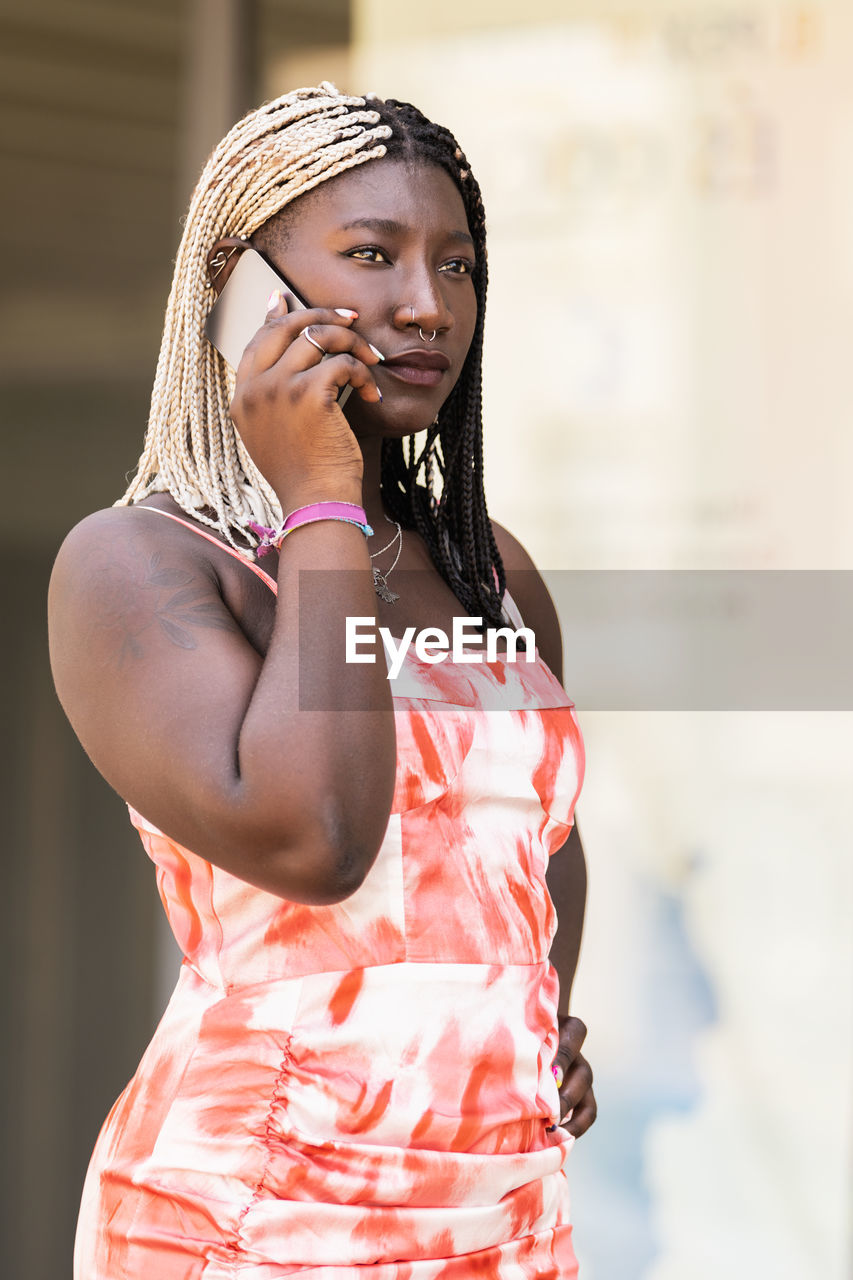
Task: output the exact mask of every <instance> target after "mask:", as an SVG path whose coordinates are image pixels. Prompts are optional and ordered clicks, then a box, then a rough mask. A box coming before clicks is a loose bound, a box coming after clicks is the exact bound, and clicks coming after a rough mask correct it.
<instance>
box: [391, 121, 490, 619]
mask: <svg viewBox="0 0 853 1280" xmlns="http://www.w3.org/2000/svg"><path fill="white" fill-rule="evenodd" d="M369 105H370V107H371V108H372V109H373V110H375V111H377V112H378V113H379V117H380V122H381V123H383V124H388V125H390V126H391V128H392V130H393V135H392V136H391V137H390V138H389V139H388V140H387V142H386V143H385V146H386V153H387V155H388V156H389V158H392V159H402V160H406V161H409V162H411V161H416V162H418V163H422V164H432V165H435V166H436V167H437V168H439V169H443V170H444V172H445V173H447V174H448V175H449V176H450V177H451V178H452V179H453V182H454V184H455V186H456V188H457V190H458V191H459V194H460V195H461V196H462V201H463V204H464V206H465V214H466V217H467V219H468V229H469V231H470V232H471V236H472V237H473V240H474V250H475V255H476V267H475V270H474V290H475V294H476V298H477V323H476V326H475V328H474V337H473V339H472V341H471V346H470V349H469V351H468V355H467V357H466V360H465V364H464V365H463V367H462V373H461V374H460V377H459V381H458V382H457V384H456V386H455V387H454V389H453V391H452V392H451V394H450V396H449V397H448V399H447V401H446V402H445V404H444V405H443V406H442V408H441V411H440V413H439V415H438V419H437V423H434V424H433V425H432V426H431V427H429V428H428V430H427V433H426V438H425V441H424V444H423V447H422V448H421V449H420V451H419V452H418V453H417V454H416V453H415V445H414V440H413V438H410V440H409V457H408V459H407V458H406V454H405V450H404V448H403V442H402V441H401V440H384V441H383V443H382V493H383V496H384V498H385V501H386V503H387V505H388V507H389V509H390V511H391V514H392V516H393V517H394V519H395V520H399V521H400V523H401V524H403V525H404V526H405V527H406V528H407V529H415V530H417V532H418V533H419V534H420V536H421V537H422V538H423V540H424V542H425V543H426V545H427V548H428V550H429V553H430V556H431V557H432V560H433V563H434V564H435V566H436V568H437V569H438V571H439V573H440V574H441V576H442V577H443V578H444V580H445V582H446V583H447V584H448V586H449V587H450V589H451V591H453V593H454V595H455V596H456V597H457V599H458V600H459V601H460V603H461V604H463V605H464V606H465V608H466V609H467V610H468V613H469V614H470V615H472V616H474V617H482V618H483V620H484V623H485V624H487V625H492V626H500V625H501V624H502V623H503V621H504V619H503V616H502V612H501V600H502V599H503V594H504V591H505V589H506V576H505V574H504V566H503V561H502V560H501V557H500V553H499V551H498V548H497V545H496V543H495V538H494V534H493V533H492V525H491V521H490V520H489V514H488V511H487V509H486V495H485V492H484V490H483V401H482V383H483V364H482V362H483V323H484V320H485V313H486V287H487V283H488V270H487V265H486V215H485V211H484V209H483V200H482V196H481V195H480V187H479V184H478V182H477V180H476V178H475V177H474V175H473V174H472V173H471V169H470V167H469V165H468V161H467V160H466V158H465V156H464V154H463V153H462V149H461V147H460V146H459V144H458V142H457V141H456V139H455V138H454V136H453V134H452V133H451V132H450V130H449V129H445V128H444V127H443V126H442V125H439V124H434V123H433V122H432V121H431V120H428V119H427V117H426V116H425V115H424V114H423V113H422V112H421V111H419V110H418V109H417V107H413V106H412V105H411V103H408V102H397V101H395V100H394V99H393V98H389V99H388V100H387V101H384V102H383V101H382V100H380V99H377V98H372V99H371V100H370V104H369ZM436 468H437V469H438V472H439V475H440V477H441V480H442V491H441V498H440V499H437V498H436V496H435V493H434V491H433V479H434V476H435V470H436ZM422 469H423V478H422V479H421V478H420V472H421V470H422ZM493 570H494V572H493ZM495 573H496V574H497V586H496V585H495Z"/></svg>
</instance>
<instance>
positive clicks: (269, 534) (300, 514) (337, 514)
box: [249, 502, 373, 556]
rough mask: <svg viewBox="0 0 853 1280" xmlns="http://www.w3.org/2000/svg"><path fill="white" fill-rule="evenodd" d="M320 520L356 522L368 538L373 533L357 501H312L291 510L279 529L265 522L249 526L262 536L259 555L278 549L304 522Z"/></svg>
mask: <svg viewBox="0 0 853 1280" xmlns="http://www.w3.org/2000/svg"><path fill="white" fill-rule="evenodd" d="M320 520H342V521H343V522H344V523H345V524H354V525H355V526H356V528H358V529H360V530H361V532H362V533H363V534H364V536H365V537H366V538H369V537H370V536H371V534H372V533H373V530H372V529H371V527H370V525H369V524H368V523H367V513H366V512H365V510H364V507H359V506H358V505H357V504H356V503H355V502H312V503H309V504H308V506H305V507H297V508H296V509H295V511H291V513H290V515H288V516H286V517H285V519H284V521H283V522H282V523H281V524H280V525H279V527H278V528H277V529H269V528H267V526H266V525H265V524H255V522H254V520H250V521H249V528H250V529H251V530H252V532H253V533H256V534H257V535H258V537H259V538H260V542H259V543H258V548H257V550H258V555H259V556H265V555H266V554H267V552H268V551H271V550H272V549H273V547H275V548H276V550H278V548H280V547H281V544H282V542H284V539H285V538H286V537H287V535H288V534H289V533H292V532H293V530H294V529H298V528H299V527H300V525H303V524H317V522H318V521H320Z"/></svg>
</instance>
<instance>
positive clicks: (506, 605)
mask: <svg viewBox="0 0 853 1280" xmlns="http://www.w3.org/2000/svg"><path fill="white" fill-rule="evenodd" d="M492 577H493V578H494V580H495V586H496V587H497V585H498V571H497V569H495V567H494V566H492ZM501 606H502V608H503V613H504V617H505V618H508V619H509V621H510V622H511V623H512V625H513V626H514V627H515V629H516V631H518V630H519V629H520V628H521V627H523V626H524V619H523V618H522V616H521V610H520V609H519V607H518V605H517V604H516V603H515V601H514V600H513V598H512V596H511V595H510V594H509V590H508V589H507V590H506V591H504V595H503V600H502V601H501Z"/></svg>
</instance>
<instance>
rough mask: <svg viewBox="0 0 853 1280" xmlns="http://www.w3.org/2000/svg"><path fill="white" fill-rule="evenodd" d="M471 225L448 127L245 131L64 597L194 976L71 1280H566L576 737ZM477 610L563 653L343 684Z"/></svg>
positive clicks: (90, 1195)
mask: <svg viewBox="0 0 853 1280" xmlns="http://www.w3.org/2000/svg"><path fill="white" fill-rule="evenodd" d="M484 225H485V224H484V215H483V207H482V202H481V200H480V193H479V188H478V186H477V184H476V182H475V180H474V178H473V177H472V175H471V172H470V169H469V167H468V164H467V161H466V160H465V157H464V156H463V154H462V152H461V150H460V149H459V147H458V146H457V144H456V141H455V139H454V138H453V137H452V135H451V134H449V133H448V132H447V131H446V130H445V129H443V128H441V127H439V126H437V125H434V124H432V123H431V122H429V121H428V120H426V119H425V118H424V117H423V116H422V115H421V113H420V112H418V111H417V110H416V109H415V108H413V107H411V106H408V105H407V104H403V103H395V102H393V101H389V102H381V101H378V100H371V101H369V102H366V101H365V100H364V99H361V98H352V97H345V96H343V95H341V94H339V93H338V92H337V90H336V89H335V88H334V87H333V86H332V85H328V84H323V85H321V86H320V87H319V88H317V89H308V90H301V91H299V92H296V93H293V94H289V95H287V96H285V97H283V98H281V99H279V100H277V101H276V102H273V103H270V104H267V105H266V106H265V107H262V108H261V109H259V110H258V111H256V112H253V113H252V114H250V115H249V116H247V117H246V119H244V120H243V121H241V122H240V123H239V124H238V125H236V126H235V128H234V129H233V130H232V131H231V133H230V134H229V135H228V136H227V137H226V138H225V139H224V141H223V142H222V143H221V144H220V146H219V147H218V148H217V150H216V151H215V152H214V154H213V156H212V157H211V159H210V161H209V162H208V164H207V166H206V168H205V170H204V172H203V174H202V176H201V179H200V181H199V184H198V187H197V189H196V192H195V194H194V196H193V200H192V204H191V207H190V211H189V215H188V217H187V222H186V228H185V232H184V237H183V241H182V244H181V247H180V251H179V254H178V259H177V264H176V270H175V279H174V284H173V289H172V293H171V296H170V300H169V305H168V310H167V316H166V325H165V332H164V336H163V345H162V349H161V353H160V361H159V364H158V369H157V377H156V382H155V386H154V393H153V397H152V409H151V418H150V422H149V429H148V435H147V437H146V442H145V447H144V452H143V454H142V457H141V459H140V464H139V469H138V473H137V475H136V478H135V480H134V481H133V483H132V484H131V486H130V488H129V489H128V491H127V493H126V494H125V495H124V497H123V498H122V499H121V501H120V502H119V503H118V504H117V505H116V507H115V508H113V509H110V510H108V511H102V512H98V513H96V514H95V515H93V516H90V517H89V518H88V519H86V520H84V521H83V522H82V523H81V524H80V525H79V526H78V527H77V528H76V529H74V530H73V531H72V533H71V534H70V535H69V537H68V538H67V539H66V542H65V544H64V545H63V547H62V550H61V551H60V554H59V557H58V560H57V564H56V568H55V571H54V577H53V580H52V584H51V598H50V616H51V644H52V661H53V666H54V674H55V679H56V685H57V689H58V691H59V695H60V698H61V699H62V703H63V706H64V707H65V709H66V711H67V713H68V716H69V718H70V720H71V722H72V724H73V725H74V728H75V730H76V731H77V733H78V735H79V737H80V740H81V742H82V743H83V745H84V746H85V748H86V750H87V752H88V753H89V755H90V756H91V758H92V760H93V761H94V762H95V764H96V766H97V767H98V768H99V769H100V771H101V772H102V773H103V775H104V777H105V778H106V779H107V781H108V782H110V783H111V785H112V786H113V787H114V788H115V789H116V790H117V791H118V792H119V794H120V795H121V796H123V797H124V798H125V799H126V800H127V802H128V804H129V806H130V812H131V819H132V821H133V822H134V824H135V825H136V826H137V828H138V829H139V832H140V834H141V837H142V840H143V844H144V845H145V848H146V850H147V852H148V853H149V855H150V856H151V858H152V859H153V861H154V862H155V864H156V867H157V876H158V884H159V888H160V892H161V896H162V898H163V902H164V905H165V907H166V910H167V912H168V915H169V919H170V922H171V924H172V927H173V929H174V931H175V934H176V937H177V939H178V942H179V944H180V946H181V948H182V950H183V952H184V956H185V960H184V963H183V965H182V968H181V973H180V978H179V981H178V985H177V987H176V990H175V993H174V996H173V998H172V1000H171V1002H170V1004H169V1007H168V1009H167V1011H166V1013H165V1015H164V1017H163V1020H162V1022H161V1024H160V1026H159V1027H158V1029H157V1032H156V1033H155V1036H154V1039H153V1040H152V1043H151V1045H150V1046H149V1048H148V1050H147V1051H146V1054H145V1056H144V1058H143V1060H142V1063H141V1064H140V1067H139V1070H138V1071H137V1074H136V1075H135V1077H134V1079H133V1080H132V1081H131V1083H130V1084H129V1085H128V1087H127V1089H126V1090H125V1092H124V1093H123V1094H122V1096H121V1098H120V1099H119V1100H118V1102H117V1103H116V1105H115V1107H114V1108H113V1111H112V1112H111V1114H110V1116H109V1117H108V1119H107V1121H106V1123H105V1125H104V1128H103V1130H102V1133H101V1135H100V1138H99V1140H98V1144H97V1147H96V1149H95V1153H94V1155H93V1157H92V1163H91V1165H90V1169H89V1174H88V1177H87V1181H86V1187H85V1190H84V1195H83V1206H82V1210H81V1216H80V1223H79V1227H78V1236H77V1246H76V1252H75V1268H76V1270H75V1274H76V1276H77V1277H78V1280H107V1277H109V1280H119V1277H122V1278H130V1277H133V1278H136V1277H145V1278H146V1280H147V1278H148V1277H153V1276H156V1277H157V1280H178V1277H180V1278H181V1280H190V1278H191V1277H193V1278H195V1277H202V1276H203V1277H205V1280H220V1278H222V1280H224V1277H236V1276H241V1277H247V1278H248V1277H252V1280H272V1277H274V1276H275V1277H280V1276H285V1275H294V1274H303V1275H306V1276H308V1275H315V1274H316V1275H318V1276H320V1275H322V1276H323V1277H332V1276H341V1277H343V1276H355V1275H356V1274H358V1275H360V1276H364V1277H373V1278H374V1280H379V1278H380V1277H382V1278H385V1277H389V1278H390V1277H400V1278H402V1277H404V1276H405V1277H411V1278H412V1280H423V1278H426V1277H429V1278H434V1277H439V1276H440V1277H443V1278H445V1280H450V1278H451V1277H457V1276H470V1275H474V1274H476V1275H483V1276H486V1275H488V1276H495V1277H507V1278H508V1277H510V1276H512V1277H516V1276H519V1277H520V1276H525V1277H527V1276H536V1277H545V1276H551V1277H556V1276H560V1277H566V1276H572V1275H574V1274H575V1273H576V1263H575V1259H574V1253H573V1249H572V1244H571V1226H570V1223H569V1212H568V1199H567V1191H566V1180H565V1175H564V1173H563V1164H564V1161H565V1158H566V1155H567V1152H568V1150H569V1148H570V1146H571V1143H572V1142H573V1140H574V1137H575V1136H577V1135H578V1134H580V1133H582V1132H583V1131H584V1130H585V1129H586V1128H587V1127H588V1126H589V1124H591V1123H592V1120H593V1118H594V1115H595V1102H594V1099H593V1096H592V1092H591V1088H590V1084H591V1072H590V1070H589V1067H588V1066H587V1064H586V1063H585V1061H584V1059H583V1058H582V1057H581V1055H580V1053H579V1050H580V1045H581V1042H582V1040H583V1036H584V1034H585V1029H584V1027H583V1024H582V1023H580V1022H579V1020H577V1019H574V1018H569V1017H568V1013H567V1006H568V991H569V988H570V985H571V978H572V974H573V970H574V965H575V962H576V959H577V951H578V946H579V939H580V925H581V918H582V911H583V898H584V871H583V858H582V852H581V849H580V844H579V842H578V840H577V837H576V835H575V834H574V832H573V828H572V815H573V810H574V803H575V799H576V797H577V793H578V790H579V788H580V783H581V777H582V769H583V748H582V745H581V740H580V735H579V732H578V729H577V724H576V720H575V716H574V709H573V705H572V703H571V702H570V700H569V699H568V698H567V697H566V694H565V692H564V691H563V689H562V687H561V686H560V683H559V678H560V641H559V628H558V624H557V620H556V616H555V613H554V609H553V605H552V604H551V602H550V599H549V597H548V595H547V592H546V590H545V588H544V586H543V584H542V582H541V579H540V578H539V576H538V575H537V574H536V573H535V570H534V569H533V566H532V564H531V562H530V560H529V558H528V557H527V555H526V553H525V552H524V551H523V549H522V548H521V547H520V546H519V544H518V543H517V542H516V541H515V540H514V539H513V538H512V537H511V536H510V535H509V534H508V533H506V531H505V530H502V529H501V528H500V527H499V526H497V525H495V524H494V523H492V522H490V521H489V518H488V515H487V512H486V506H485V501H484V498H483V489H482V451H481V439H482V425H481V417H480V368H481V352H482V335H483V319H484V304H485V294H486V259H485V235H484ZM249 245H251V247H252V248H254V249H256V250H259V251H261V252H262V253H263V254H264V255H265V256H266V257H267V259H268V260H269V262H270V263H271V264H272V265H273V266H274V267H276V268H277V269H278V270H279V271H280V272H281V273H282V274H283V275H284V276H286V277H287V278H288V279H289V280H290V281H292V283H293V286H294V287H295V288H296V289H298V290H299V292H300V294H301V295H302V296H303V298H304V299H308V300H310V302H311V304H312V305H311V307H309V309H308V310H305V311H300V310H295V309H294V310H289V309H288V300H287V295H286V293H278V292H274V294H273V296H272V297H271V299H270V304H269V311H268V316H267V320H266V323H265V324H264V325H263V327H262V328H261V329H260V331H259V332H258V334H257V335H256V337H255V338H254V339H253V340H252V342H251V343H250V344H249V346H248V348H247V349H246V353H245V355H244V356H243V359H242V361H241V363H240V366H239V369H238V371H237V376H236V383H235V382H234V380H233V378H232V376H231V375H230V373H229V371H228V369H227V366H226V365H225V363H224V361H223V360H222V358H221V357H220V356H219V355H218V354H217V353H216V352H215V351H214V349H213V347H212V346H211V345H210V344H209V343H208V342H207V340H206V338H205V337H204V333H203V330H204V322H205V317H206V315H207V313H208V311H209V309H210V306H211V303H212V301H213V298H214V297H215V295H216V294H217V293H218V292H219V291H220V290H221V289H222V287H223V285H224V283H225V281H226V280H227V279H228V277H229V274H230V271H231V270H232V269H233V268H234V265H235V264H236V262H237V261H238V260H239V257H240V254H241V252H243V251H244V250H245V248H246V247H248V246H249ZM383 357H384V358H383ZM346 386H349V387H351V388H353V392H352V394H351V396H350V398H349V399H348V401H347V403H346V406H345V409H344V410H343V411H342V410H341V408H340V406H339V405H338V395H339V393H340V391H341V389H342V388H344V387H346ZM235 426H236V428H237V429H238V431H239V434H237V432H235V430H234V427H235ZM284 515H287V516H288V517H289V519H288V521H287V527H286V529H285V528H283V516H284ZM374 530H375V533H374V532H373V531H374ZM383 531H384V532H385V533H386V534H387V537H385V536H383ZM256 552H261V553H264V554H263V558H262V559H261V560H260V562H259V561H258V559H257V555H256ZM300 575H301V576H300ZM507 582H509V583H510V584H511V588H512V593H510V591H507V590H506V584H507ZM513 596H514V597H515V599H513ZM519 610H520V612H519ZM467 616H470V617H474V618H478V619H481V620H482V625H483V626H484V627H499V626H501V625H506V623H507V620H508V619H510V620H511V621H512V625H515V626H520V625H521V623H522V617H523V622H524V624H525V625H526V626H527V627H529V628H531V629H532V630H533V631H534V632H535V635H536V637H537V639H538V645H539V655H538V657H537V660H536V661H534V662H527V661H526V660H525V661H518V662H515V663H512V662H511V661H510V656H511V655H510V654H509V653H500V654H498V655H496V658H495V660H493V661H491V662H480V663H479V664H478V663H475V662H473V661H464V660H463V659H461V658H460V659H458V660H457V661H449V660H448V661H444V662H442V663H441V664H432V663H430V662H429V661H426V660H421V659H420V658H419V657H418V656H417V654H416V653H413V652H412V651H411V650H410V651H409V653H408V655H407V657H406V660H405V662H404V666H403V670H402V671H401V673H400V676H399V677H398V678H397V679H396V680H395V681H394V682H392V681H390V680H389V679H388V678H387V675H388V673H387V670H386V666H385V662H384V660H382V657H381V650H380V660H379V661H378V662H374V663H370V662H358V663H356V662H352V661H347V652H346V645H345V632H346V626H347V619H354V618H359V619H362V622H364V620H366V621H368V622H370V623H376V624H378V625H381V626H385V627H387V629H388V632H389V634H390V635H392V636H393V637H396V638H399V637H402V636H404V635H405V634H407V629H408V628H415V630H416V631H420V630H422V629H424V628H426V627H435V626H439V627H441V628H442V629H443V630H444V631H445V632H447V633H448V634H449V633H451V632H452V627H453V619H454V618H457V617H467ZM408 634H411V633H410V632H408ZM476 656H477V655H476V654H475V653H474V654H472V653H470V652H467V651H466V654H465V658H468V659H472V658H475V657H476ZM480 656H482V655H480ZM529 656H530V657H531V658H532V657H534V655H533V654H532V653H531V654H530V655H529ZM143 815H144V816H143ZM558 850H559V855H558V856H555V857H554V860H553V863H552V864H551V866H550V867H549V869H548V887H547V888H546V883H545V871H546V866H547V865H548V859H549V855H551V854H554V855H556V854H557V851H558ZM548 889H550V890H551V894H552V895H553V899H554V902H555V904H556V907H557V910H558V911H559V912H560V916H561V920H560V929H559V932H558V933H557V936H556V939H554V942H553V946H551V958H552V960H553V965H552V964H550V963H549V960H548V954H549V946H550V945H551V942H552V935H553V933H554V928H555V917H554V908H553V906H552V901H551V897H550V896H549V892H548ZM558 970H559V979H558V972H557V971H558ZM559 987H561V988H562V993H561V994H559V996H558V988H559ZM558 999H559V1008H558ZM561 1121H562V1122H563V1124H562V1127H561V1124H560V1122H561Z"/></svg>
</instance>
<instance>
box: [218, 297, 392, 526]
mask: <svg viewBox="0 0 853 1280" xmlns="http://www.w3.org/2000/svg"><path fill="white" fill-rule="evenodd" d="M270 303H271V305H270V309H269V311H268V312H267V318H266V321H265V323H264V324H263V325H262V327H261V328H260V329H259V330H258V332H257V334H256V335H255V337H254V338H253V339H252V341H251V342H250V343H249V345H248V346H247V347H246V350H245V352H244V354H243V358H242V360H241V361H240V365H239V367H238V369H237V384H236V390H235V394H234V399H233V401H232V404H231V417H232V419H233V421H234V423H235V425H236V427H237V429H238V431H239V432H240V436H241V438H242V440H243V443H244V444H245V446H246V448H247V449H248V451H249V454H250V455H251V457H252V460H253V461H254V463H255V465H256V466H257V467H258V469H259V471H260V472H261V474H262V475H263V476H264V478H265V479H266V480H267V481H268V483H269V484H270V485H271V486H272V488H273V490H274V491H275V493H276V494H277V496H278V498H279V500H280V501H281V505H282V507H283V508H284V509H285V510H286V509H288V508H289V507H290V506H291V505H292V503H293V501H295V500H297V499H302V500H304V499H305V495H306V493H310V492H311V491H312V490H313V488H314V487H316V488H317V491H318V493H322V494H326V493H328V492H331V491H334V492H335V493H336V494H338V493H341V494H343V492H344V490H345V489H346V490H347V491H348V492H349V491H350V490H351V489H352V487H353V486H356V487H357V488H358V490H359V492H360V486H361V479H362V465H363V464H362V457H361V451H360V449H359V447H358V442H357V441H356V438H355V436H354V435H353V433H352V431H351V430H350V427H349V424H348V423H347V420H346V418H345V417H344V415H343V412H342V411H341V409H340V407H339V405H338V402H337V400H338V395H339V393H340V390H341V388H342V387H345V386H347V385H350V386H351V387H353V389H354V392H355V394H357V395H360V396H361V397H362V399H363V400H366V401H368V402H369V403H373V404H375V403H378V402H379V401H381V399H382V396H381V393H380V392H379V388H378V387H377V385H376V381H375V379H374V377H373V373H372V372H371V368H372V366H374V365H376V364H378V363H379V361H380V356H379V355H377V353H376V351H375V350H374V348H373V347H371V346H370V344H369V343H368V342H367V341H366V340H365V339H364V338H362V337H361V336H360V335H359V334H358V333H356V332H355V331H354V330H353V328H352V325H353V322H354V321H355V320H356V319H357V318H358V317H357V313H356V312H354V311H345V310H340V311H335V310H332V309H330V308H319V307H312V308H310V309H309V310H298V311H288V307H287V295H286V294H282V293H280V292H279V291H278V290H276V291H275V293H274V294H273V295H272V296H271V298H270ZM306 332H308V333H309V334H310V338H312V339H313V342H315V343H317V344H318V346H319V347H321V348H322V349H323V351H325V352H327V353H328V354H329V358H328V359H324V357H323V354H322V351H320V350H318V347H317V346H314V345H313V343H312V342H311V341H309V338H308V337H306V336H305V335H306Z"/></svg>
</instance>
